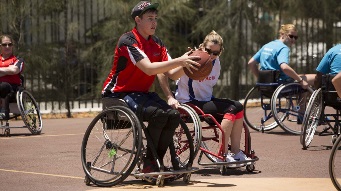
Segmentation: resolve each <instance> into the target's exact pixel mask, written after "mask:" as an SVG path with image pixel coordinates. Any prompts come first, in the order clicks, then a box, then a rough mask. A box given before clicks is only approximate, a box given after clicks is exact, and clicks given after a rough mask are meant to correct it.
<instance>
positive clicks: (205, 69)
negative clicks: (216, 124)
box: [184, 50, 213, 80]
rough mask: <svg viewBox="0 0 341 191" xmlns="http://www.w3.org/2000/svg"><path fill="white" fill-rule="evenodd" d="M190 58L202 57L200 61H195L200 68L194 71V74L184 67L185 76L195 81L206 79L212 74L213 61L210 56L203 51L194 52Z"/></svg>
mask: <svg viewBox="0 0 341 191" xmlns="http://www.w3.org/2000/svg"><path fill="white" fill-rule="evenodd" d="M190 56H199V57H200V59H198V60H194V61H196V62H198V63H199V64H200V67H197V68H198V70H194V69H192V72H193V73H192V74H191V73H190V72H189V71H188V69H187V68H185V67H184V71H185V74H186V75H187V76H188V77H189V78H191V79H193V80H203V79H205V78H206V77H207V76H208V75H209V74H210V73H211V71H212V68H213V64H212V60H210V55H209V54H208V53H207V52H205V51H203V50H194V51H193V52H192V53H191V54H190Z"/></svg>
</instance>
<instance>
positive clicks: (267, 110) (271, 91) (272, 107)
mask: <svg viewBox="0 0 341 191" xmlns="http://www.w3.org/2000/svg"><path fill="white" fill-rule="evenodd" d="M278 77H279V71H275V70H261V71H259V78H258V82H257V83H256V85H255V86H254V87H253V88H252V89H251V90H250V91H249V92H248V93H247V95H246V97H245V100H244V120H245V122H246V124H247V125H248V126H249V127H250V128H252V129H254V130H256V131H261V132H264V131H270V130H272V129H274V128H276V127H277V126H278V125H279V126H280V127H281V128H282V129H283V130H284V131H286V132H288V133H292V134H296V135H299V134H301V123H302V121H303V116H304V111H305V106H306V102H307V101H306V100H307V99H309V96H310V95H311V93H312V89H311V88H308V89H307V90H305V89H303V88H302V87H301V85H300V84H299V83H297V82H292V83H280V82H279V81H278Z"/></svg>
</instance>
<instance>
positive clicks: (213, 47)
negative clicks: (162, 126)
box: [159, 31, 251, 162]
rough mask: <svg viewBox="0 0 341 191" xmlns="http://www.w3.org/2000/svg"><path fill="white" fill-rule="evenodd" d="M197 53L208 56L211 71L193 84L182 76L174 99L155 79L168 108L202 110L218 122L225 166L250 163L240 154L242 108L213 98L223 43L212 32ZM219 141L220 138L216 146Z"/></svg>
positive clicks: (236, 102) (162, 84)
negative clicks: (185, 106)
mask: <svg viewBox="0 0 341 191" xmlns="http://www.w3.org/2000/svg"><path fill="white" fill-rule="evenodd" d="M199 49H202V50H205V51H206V52H208V53H209V54H210V55H211V59H212V60H213V69H212V71H211V73H210V75H209V76H208V77H206V78H205V79H203V80H193V79H191V78H189V77H188V76H186V75H182V76H181V77H180V79H179V80H177V82H176V84H177V89H176V93H175V98H174V97H173V95H172V93H171V92H170V91H169V90H168V86H166V84H167V85H168V83H164V79H161V80H160V77H159V80H160V81H161V82H160V84H161V87H162V89H163V91H164V92H165V94H166V96H167V99H168V100H167V101H168V104H170V105H172V106H173V107H176V106H177V105H178V104H179V102H180V103H191V104H194V105H196V106H198V107H199V108H200V109H202V110H203V112H204V113H206V114H211V115H213V116H214V117H215V119H216V120H217V121H218V122H220V124H221V127H222V129H223V131H224V138H225V143H224V145H225V148H223V152H224V154H225V155H226V161H225V162H236V161H246V160H251V159H250V158H248V157H247V156H246V155H245V154H244V153H243V151H241V150H240V140H241V133H242V128H243V105H242V104H241V103H240V102H238V101H234V100H230V99H218V98H214V96H213V87H214V86H215V84H216V83H217V81H218V78H219V76H220V70H221V66H220V60H219V56H220V55H221V53H222V51H223V50H224V47H223V39H222V37H221V36H220V35H219V34H218V33H216V32H215V31H212V32H210V33H209V34H208V35H207V36H206V37H205V39H204V42H203V43H202V44H201V45H200V46H199ZM230 140H231V150H230V151H229V150H228V143H229V141H230ZM221 141H222V140H221V138H220V143H221ZM218 161H219V159H218ZM220 162H222V161H220Z"/></svg>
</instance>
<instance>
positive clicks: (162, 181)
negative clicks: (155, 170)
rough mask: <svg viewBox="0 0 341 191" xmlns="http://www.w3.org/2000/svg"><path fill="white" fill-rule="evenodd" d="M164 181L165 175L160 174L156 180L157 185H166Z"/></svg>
mask: <svg viewBox="0 0 341 191" xmlns="http://www.w3.org/2000/svg"><path fill="white" fill-rule="evenodd" d="M164 183H165V178H164V177H163V175H159V176H158V177H157V180H156V182H155V184H156V186H158V187H163V186H164Z"/></svg>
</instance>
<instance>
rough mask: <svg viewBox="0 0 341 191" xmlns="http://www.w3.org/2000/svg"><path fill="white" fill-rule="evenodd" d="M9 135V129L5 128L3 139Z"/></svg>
mask: <svg viewBox="0 0 341 191" xmlns="http://www.w3.org/2000/svg"><path fill="white" fill-rule="evenodd" d="M10 134H11V130H10V129H9V128H6V129H5V132H4V135H5V137H9V135H10Z"/></svg>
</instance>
